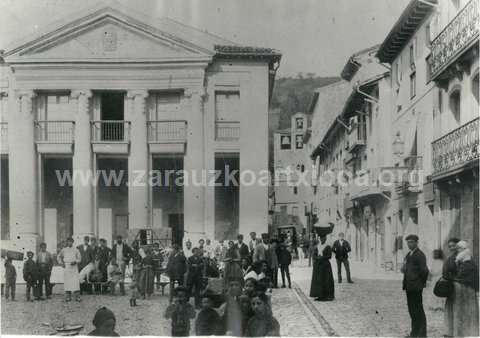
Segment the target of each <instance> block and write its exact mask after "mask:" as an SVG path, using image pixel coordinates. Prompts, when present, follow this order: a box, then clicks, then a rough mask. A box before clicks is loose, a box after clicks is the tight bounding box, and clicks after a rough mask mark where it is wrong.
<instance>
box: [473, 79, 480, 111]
mask: <svg viewBox="0 0 480 338" xmlns="http://www.w3.org/2000/svg"><path fill="white" fill-rule="evenodd" d="M478 91H479V87H478V72H477V74H475V76H474V77H473V79H472V94H473V97H474V98H475V101H476V102H477V104H479V103H480V102H479V101H478V94H479V93H478Z"/></svg>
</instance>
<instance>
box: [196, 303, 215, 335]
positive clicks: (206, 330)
mask: <svg viewBox="0 0 480 338" xmlns="http://www.w3.org/2000/svg"><path fill="white" fill-rule="evenodd" d="M219 322H220V316H219V315H218V312H217V311H216V310H215V309H214V308H213V300H212V299H211V297H209V296H207V295H205V296H204V297H203V298H202V310H200V312H199V313H198V316H197V320H196V321H195V334H196V335H197V336H213V335H216V334H218V333H219V332H218V324H219Z"/></svg>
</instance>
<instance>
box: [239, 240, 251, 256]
mask: <svg viewBox="0 0 480 338" xmlns="http://www.w3.org/2000/svg"><path fill="white" fill-rule="evenodd" d="M237 248H238V252H239V253H240V258H241V259H244V258H247V257H249V256H250V250H249V249H248V245H246V244H245V243H242V244H241V245H238V244H237Z"/></svg>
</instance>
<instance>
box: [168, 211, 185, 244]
mask: <svg viewBox="0 0 480 338" xmlns="http://www.w3.org/2000/svg"><path fill="white" fill-rule="evenodd" d="M168 227H169V228H170V229H172V244H178V245H182V243H183V214H168Z"/></svg>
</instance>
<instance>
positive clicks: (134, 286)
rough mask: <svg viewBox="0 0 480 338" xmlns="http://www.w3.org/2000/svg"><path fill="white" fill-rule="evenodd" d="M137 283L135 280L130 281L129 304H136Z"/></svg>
mask: <svg viewBox="0 0 480 338" xmlns="http://www.w3.org/2000/svg"><path fill="white" fill-rule="evenodd" d="M137 298H138V285H137V281H136V280H132V282H131V283H130V306H137Z"/></svg>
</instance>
